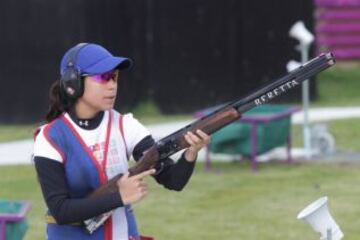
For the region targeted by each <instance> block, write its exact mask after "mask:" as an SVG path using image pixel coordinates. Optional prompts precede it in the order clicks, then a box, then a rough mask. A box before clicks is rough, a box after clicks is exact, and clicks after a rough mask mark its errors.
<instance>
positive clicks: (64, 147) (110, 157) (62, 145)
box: [44, 110, 139, 240]
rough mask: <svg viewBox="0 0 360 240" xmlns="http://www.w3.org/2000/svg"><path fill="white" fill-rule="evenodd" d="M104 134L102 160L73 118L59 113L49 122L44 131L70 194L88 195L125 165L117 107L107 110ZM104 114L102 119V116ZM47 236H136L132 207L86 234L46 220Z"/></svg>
mask: <svg viewBox="0 0 360 240" xmlns="http://www.w3.org/2000/svg"><path fill="white" fill-rule="evenodd" d="M106 114H108V117H107V120H108V122H107V133H106V134H107V135H106V136H107V137H106V141H105V150H107V151H104V156H105V158H104V160H103V162H102V163H99V161H98V160H97V159H96V158H95V156H94V154H93V151H92V150H91V149H90V148H89V147H88V146H87V145H86V144H85V142H84V141H83V139H82V137H81V135H80V134H81V133H80V132H79V131H78V130H76V127H75V125H74V123H73V122H71V121H72V120H71V119H70V118H69V117H68V116H67V117H66V116H64V115H63V116H61V117H59V118H57V119H56V120H54V121H53V122H51V123H50V124H48V125H47V126H46V127H45V129H44V135H45V137H46V139H47V140H48V141H49V142H50V143H51V145H52V146H53V147H54V148H55V149H56V150H57V151H58V152H59V153H60V155H61V156H62V158H63V160H64V162H63V164H64V168H65V174H66V180H67V183H68V187H69V194H70V197H71V198H83V197H86V196H88V195H89V194H90V193H91V192H93V191H94V190H95V189H96V188H98V187H99V186H101V185H102V184H104V183H106V182H107V180H108V179H110V178H112V177H113V176H115V175H116V174H118V173H122V172H126V171H127V169H128V162H127V161H128V157H127V155H128V154H127V147H126V142H125V138H124V135H123V132H122V129H123V128H122V116H121V115H120V114H119V113H118V112H116V111H113V110H112V111H108V112H106ZM105 119H106V118H105V115H104V118H103V121H104V120H105ZM47 237H48V239H49V240H65V239H76V240H77V239H79V240H80V239H94V240H100V239H101V240H113V239H114V240H115V239H116V240H128V239H136V240H137V239H139V234H138V231H137V226H136V221H135V217H134V215H133V213H132V210H131V207H130V206H126V207H120V208H117V209H116V210H115V211H114V213H113V215H112V217H111V218H109V219H108V220H107V221H106V222H105V224H104V225H102V226H101V227H100V228H98V229H97V230H96V231H95V232H94V233H93V234H91V235H90V234H88V233H87V232H86V231H85V229H84V228H83V227H82V226H80V225H75V224H67V225H58V224H56V223H54V224H52V223H49V224H47Z"/></svg>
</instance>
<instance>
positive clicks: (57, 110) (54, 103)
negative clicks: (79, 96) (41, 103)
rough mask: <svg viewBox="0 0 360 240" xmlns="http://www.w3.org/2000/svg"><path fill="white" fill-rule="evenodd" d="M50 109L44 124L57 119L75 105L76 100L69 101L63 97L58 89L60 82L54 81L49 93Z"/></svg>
mask: <svg viewBox="0 0 360 240" xmlns="http://www.w3.org/2000/svg"><path fill="white" fill-rule="evenodd" d="M49 100H50V107H49V110H48V112H47V114H46V122H47V123H49V122H51V121H52V120H54V119H56V118H57V117H59V116H60V115H61V114H62V113H64V112H68V111H69V110H70V109H71V108H72V107H73V106H74V104H75V102H76V100H70V99H68V98H66V97H65V96H64V94H63V93H62V91H61V89H60V80H57V81H55V82H54V83H53V84H52V85H51V87H50V91H49Z"/></svg>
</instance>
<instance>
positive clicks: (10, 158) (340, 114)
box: [0, 107, 360, 165]
mask: <svg viewBox="0 0 360 240" xmlns="http://www.w3.org/2000/svg"><path fill="white" fill-rule="evenodd" d="M303 116H304V115H303V111H299V112H297V113H295V114H293V115H292V118H291V122H292V124H295V125H296V124H302V123H303ZM346 118H360V107H327V108H311V109H310V110H309V121H310V122H311V123H312V124H314V123H323V122H328V121H331V120H337V119H346ZM192 121H194V119H188V120H184V121H177V122H170V123H166V124H155V125H148V126H147V128H148V129H149V130H150V132H151V133H152V135H153V136H154V138H155V139H160V138H162V137H165V136H167V135H169V134H171V133H172V132H174V131H176V130H178V129H180V128H182V127H184V126H186V125H187V124H189V123H191V122H192ZM32 149H33V141H32V139H26V140H21V141H13V142H7V143H1V144H0V165H14V164H31V162H32V161H31V159H32ZM177 155H179V154H177ZM303 155H304V151H303V150H302V149H292V156H293V158H295V159H296V158H302V157H303ZM352 156H355V157H357V155H352ZM176 157H177V156H176V155H175V156H174V158H175V159H176ZM204 158H205V151H204V150H202V151H200V153H199V157H198V159H199V161H203V160H204ZM273 158H276V159H285V158H286V154H285V149H284V148H277V149H274V150H273V151H270V152H268V153H267V154H264V155H261V156H259V158H258V160H259V161H267V160H270V159H273ZM216 159H220V160H231V159H233V156H223V155H219V156H217V157H216ZM359 159H360V155H359Z"/></svg>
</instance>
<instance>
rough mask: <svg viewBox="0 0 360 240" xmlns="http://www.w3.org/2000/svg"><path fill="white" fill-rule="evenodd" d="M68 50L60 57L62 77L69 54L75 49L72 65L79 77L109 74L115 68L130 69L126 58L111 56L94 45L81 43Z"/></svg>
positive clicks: (103, 49)
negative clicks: (79, 74) (77, 71)
mask: <svg viewBox="0 0 360 240" xmlns="http://www.w3.org/2000/svg"><path fill="white" fill-rule="evenodd" d="M81 44H82V46H80V48H79V45H80V44H78V45H76V46H74V47H72V48H70V49H69V50H68V51H67V52H66V53H65V54H64V56H63V57H62V59H61V64H60V74H61V75H63V74H64V72H65V69H66V67H67V65H68V61H69V57H70V55H69V54H70V53H71V52H72V50H73V49H74V48H76V47H78V48H79V50H77V53H76V55H75V56H74V57H73V58H74V59H73V60H74V65H75V66H76V67H77V68H78V69H79V70H80V73H81V75H95V74H101V73H105V72H109V71H111V70H113V69H115V68H118V69H120V70H128V69H130V68H131V67H132V65H133V61H132V60H131V59H129V58H126V57H116V56H113V55H112V54H111V53H110V52H109V51H108V50H106V49H105V48H104V47H102V46H100V45H98V44H94V43H81Z"/></svg>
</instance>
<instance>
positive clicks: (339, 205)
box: [0, 162, 360, 240]
mask: <svg viewBox="0 0 360 240" xmlns="http://www.w3.org/2000/svg"><path fill="white" fill-rule="evenodd" d="M214 169H216V170H217V171H218V172H219V173H212V172H211V173H209V172H204V171H203V170H202V165H201V164H198V167H197V168H196V172H195V174H194V175H193V178H192V180H191V182H190V183H189V184H188V186H187V187H186V189H185V190H184V191H182V192H180V193H178V192H173V191H168V190H165V189H163V188H162V187H161V186H159V185H157V184H155V183H154V181H152V180H151V179H148V182H149V183H150V189H151V193H150V194H149V196H148V197H147V198H146V199H144V200H143V201H142V202H140V203H138V204H136V205H135V206H134V209H135V212H136V214H137V216H138V222H139V228H140V229H141V231H142V232H143V233H144V234H147V235H152V236H155V237H156V239H160V240H163V239H164V240H165V239H172V240H193V239H208V240H212V239H214V240H215V239H234V240H235V239H236V240H238V239H269V240H270V239H274V240H278V239H294V240H295V239H318V237H319V236H318V235H317V234H316V233H314V232H313V230H312V229H311V228H310V226H308V225H307V224H305V223H303V222H301V221H299V220H297V219H296V216H297V214H298V212H299V211H300V210H301V209H302V208H304V207H305V206H306V205H307V204H309V203H310V202H312V201H313V200H315V199H317V198H319V197H321V196H325V195H326V196H328V197H329V207H330V211H331V212H332V214H333V216H334V217H335V219H336V221H337V222H338V224H339V225H340V226H341V228H342V230H343V232H344V233H345V236H346V239H349V240H351V239H353V240H355V239H358V236H359V235H360V228H359V225H360V219H359V218H358V216H359V214H360V205H359V204H358V203H359V201H360V189H359V188H358V185H359V184H360V174H359V171H360V166H358V165H348V164H338V165H334V164H326V165H323V164H320V163H313V164H311V165H310V164H294V165H286V164H280V163H277V164H275V163H266V164H261V165H260V171H259V172H258V173H252V172H251V171H250V166H249V165H248V163H246V162H243V163H217V164H215V165H214ZM0 184H1V186H11V187H8V188H4V187H2V188H1V189H0V196H7V198H8V199H28V200H31V201H32V203H33V209H32V210H31V212H30V213H29V216H28V219H29V224H30V228H29V231H28V233H27V235H26V238H25V239H27V240H38V239H44V237H43V234H44V221H43V213H44V211H45V206H44V204H43V200H42V198H41V193H40V190H39V187H38V184H37V183H36V177H35V173H34V170H33V167H32V166H9V167H2V168H1V178H0Z"/></svg>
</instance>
